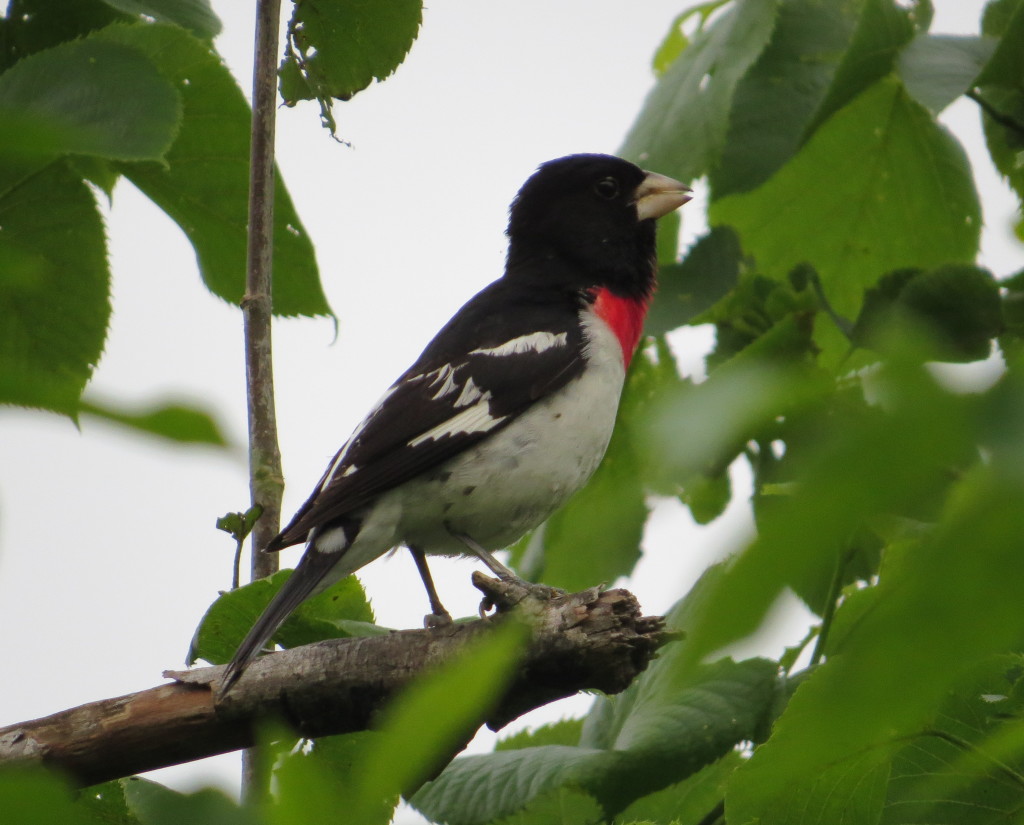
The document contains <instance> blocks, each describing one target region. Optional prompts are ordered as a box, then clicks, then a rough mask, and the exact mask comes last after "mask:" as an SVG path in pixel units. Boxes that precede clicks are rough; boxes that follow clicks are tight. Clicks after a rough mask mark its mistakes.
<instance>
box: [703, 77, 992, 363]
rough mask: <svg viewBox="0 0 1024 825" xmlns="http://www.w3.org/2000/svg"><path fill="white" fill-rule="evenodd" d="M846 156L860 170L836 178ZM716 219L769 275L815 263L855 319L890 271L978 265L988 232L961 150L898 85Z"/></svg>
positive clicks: (714, 211)
mask: <svg viewBox="0 0 1024 825" xmlns="http://www.w3.org/2000/svg"><path fill="white" fill-rule="evenodd" d="M836 158H843V168H844V169H849V170H851V172H850V173H849V174H846V175H837V174H836ZM853 170H857V171H856V172H854V171H853ZM826 180H827V181H829V183H828V185H823V183H822V182H823V181H826ZM711 219H712V222H713V223H714V224H716V225H718V224H728V225H731V226H732V227H733V228H735V229H736V230H738V231H739V234H740V237H741V238H742V241H743V246H744V249H745V250H746V251H747V252H749V253H750V254H752V255H753V256H754V257H755V258H756V260H757V264H758V267H759V269H760V270H761V271H762V272H763V273H764V274H768V275H771V276H773V277H775V278H776V279H779V280H781V279H783V278H784V277H785V276H786V274H787V273H788V272H789V271H790V270H792V269H793V268H794V267H795V266H797V265H798V264H800V263H804V262H806V263H809V264H810V265H812V266H813V267H814V268H815V269H816V270H817V271H818V273H819V274H820V277H821V282H822V285H823V287H824V290H825V292H826V294H827V295H828V298H829V300H830V302H831V303H832V305H833V307H834V308H835V309H836V311H837V312H839V313H840V314H841V315H847V316H851V315H855V314H856V312H857V311H858V310H859V308H860V302H861V298H862V295H863V291H864V290H865V289H866V288H867V287H869V286H871V285H872V284H874V282H875V281H876V280H877V279H878V278H879V277H880V276H881V275H882V274H883V273H885V272H889V271H892V270H894V269H898V268H901V267H907V266H918V267H933V266H937V265H939V264H943V263H950V262H956V261H964V262H970V261H972V260H973V258H974V255H975V253H976V252H977V249H978V238H979V232H980V228H981V213H980V207H979V204H978V198H977V193H976V191H975V189H974V183H973V179H972V177H971V173H970V168H969V165H968V162H967V158H966V156H965V155H964V153H963V150H962V148H961V147H960V145H959V144H958V143H957V142H956V141H955V140H954V139H953V138H952V137H951V136H950V135H949V134H948V133H947V132H945V131H944V130H943V129H942V128H941V127H940V126H938V125H937V124H936V123H935V121H934V120H933V119H932V117H931V116H930V115H929V114H928V112H927V111H926V110H924V109H923V108H922V107H921V106H920V105H919V104H917V103H915V102H914V101H913V100H911V99H910V98H909V97H908V96H907V94H906V93H905V92H904V90H903V87H902V86H901V85H900V84H899V82H898V81H895V80H885V81H882V82H881V83H879V84H877V85H875V86H874V87H872V88H871V89H869V90H868V91H867V92H865V93H864V94H862V95H861V96H860V97H858V98H857V99H856V100H855V101H854V102H853V103H851V104H850V105H849V106H847V107H846V108H844V109H842V110H841V111H840V112H839V113H837V114H836V115H835V116H834V117H833V118H832V119H831V120H829V121H828V123H826V124H825V125H824V126H823V127H822V128H821V129H819V130H818V131H817V133H816V134H815V135H814V136H813V137H812V138H811V140H810V141H808V143H807V144H806V145H805V146H804V148H803V149H802V150H801V151H800V153H799V154H797V155H796V157H794V158H793V160H792V161H790V162H789V163H788V164H786V166H785V167H783V168H782V169H781V170H780V171H779V172H778V174H776V175H775V176H774V177H773V178H772V179H771V180H769V181H768V182H767V183H765V184H764V185H763V186H761V187H760V188H759V189H756V190H754V191H753V192H749V193H746V194H743V195H733V196H730V197H728V198H724V199H723V200H721V201H718V203H716V204H714V205H713V206H712V207H711ZM832 349H833V350H834V349H835V346H834V345H832Z"/></svg>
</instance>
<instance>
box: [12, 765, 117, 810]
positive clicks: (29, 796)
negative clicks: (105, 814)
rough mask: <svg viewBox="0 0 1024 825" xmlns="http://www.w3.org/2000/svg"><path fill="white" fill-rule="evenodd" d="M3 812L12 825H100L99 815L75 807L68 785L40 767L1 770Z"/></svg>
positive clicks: (15, 767)
mask: <svg viewBox="0 0 1024 825" xmlns="http://www.w3.org/2000/svg"><path fill="white" fill-rule="evenodd" d="M0 811H3V817H4V823H5V825H6V823H10V825H54V823H60V825H99V823H100V822H102V820H101V819H99V818H98V817H97V816H95V815H94V814H93V812H90V811H88V810H85V809H84V808H82V807H79V806H77V805H74V804H72V795H71V790H70V787H69V785H68V784H67V783H66V782H65V781H64V780H63V779H61V778H60V777H58V776H56V775H54V774H51V773H49V772H48V771H46V770H44V769H43V768H41V767H25V766H11V765H6V766H4V768H3V769H2V770H0Z"/></svg>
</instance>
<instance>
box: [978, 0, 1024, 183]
mask: <svg viewBox="0 0 1024 825" xmlns="http://www.w3.org/2000/svg"><path fill="white" fill-rule="evenodd" d="M982 28H983V31H984V33H985V34H987V35H993V36H998V37H999V45H998V46H997V47H996V50H995V52H994V53H993V54H992V58H991V59H990V60H989V62H988V63H987V64H986V66H985V68H984V69H983V70H982V73H981V75H980V76H979V77H978V78H977V81H976V82H977V84H978V86H979V87H980V88H979V89H978V90H977V94H976V96H975V100H976V101H977V102H978V103H979V104H980V105H981V107H982V111H983V112H984V113H985V117H984V119H983V125H984V127H985V140H986V142H987V143H988V150H989V154H991V156H992V162H993V163H994V164H995V166H996V168H997V169H998V170H999V172H1000V173H1001V174H1002V175H1003V176H1004V177H1005V178H1006V180H1007V181H1008V182H1009V184H1010V186H1011V187H1013V190H1014V191H1015V192H1016V193H1017V197H1018V198H1020V199H1021V200H1024V164H1022V163H1021V153H1022V152H1024V57H1022V56H1021V49H1020V43H1021V38H1024V4H1021V3H1014V4H1008V3H993V4H990V5H989V6H988V7H987V8H986V13H985V17H984V20H983V25H982Z"/></svg>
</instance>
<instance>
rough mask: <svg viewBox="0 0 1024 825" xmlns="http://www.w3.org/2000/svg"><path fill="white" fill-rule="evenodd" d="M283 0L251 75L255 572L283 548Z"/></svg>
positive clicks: (246, 311)
mask: <svg viewBox="0 0 1024 825" xmlns="http://www.w3.org/2000/svg"><path fill="white" fill-rule="evenodd" d="M280 14H281V3H280V0H260V2H259V3H258V4H257V10H256V59H255V63H254V66H253V82H252V95H253V101H252V132H251V146H250V159H249V236H248V246H247V250H246V280H245V297H244V298H243V299H242V317H243V321H244V325H245V375H246V392H247V396H248V413H249V488H250V491H251V496H252V503H253V505H257V504H258V505H259V506H260V507H262V508H263V515H262V516H261V517H260V519H259V520H258V521H257V522H256V525H255V526H254V527H253V532H252V577H253V579H260V578H263V577H264V576H269V575H271V574H272V573H275V572H276V571H277V566H278V565H277V555H276V554H272V553H262V552H260V551H261V550H262V549H263V548H264V547H266V545H267V543H268V542H269V541H270V540H271V539H272V538H274V536H276V535H277V533H278V530H279V528H280V522H281V494H282V492H283V490H284V474H283V471H282V469H281V450H280V447H279V446H278V442H277V413H276V411H275V407H274V370H273V360H272V357H271V356H272V346H271V328H270V323H271V313H272V310H273V300H272V294H273V290H272V284H273V278H272V264H273V257H274V255H273V253H274V134H275V114H276V105H277V84H276V82H275V80H276V70H277V44H278V21H279V19H280Z"/></svg>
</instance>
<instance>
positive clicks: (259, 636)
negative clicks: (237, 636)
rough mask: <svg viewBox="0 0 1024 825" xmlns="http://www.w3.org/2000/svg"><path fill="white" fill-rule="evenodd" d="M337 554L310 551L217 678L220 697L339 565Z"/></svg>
mask: <svg viewBox="0 0 1024 825" xmlns="http://www.w3.org/2000/svg"><path fill="white" fill-rule="evenodd" d="M340 557H341V554H340V553H321V552H320V551H319V550H316V549H314V548H312V547H310V549H309V550H307V551H306V553H305V555H304V556H303V557H302V560H301V561H300V562H299V564H298V566H297V567H296V568H295V572H294V573H292V575H291V578H289V579H288V581H286V582H285V583H284V587H282V588H281V589H280V590H279V591H277V594H276V595H275V596H274V598H273V599H271V600H270V604H268V605H267V608H266V610H264V611H263V614H262V615H261V616H260V617H259V619H257V620H256V624H254V625H253V626H252V629H251V630H250V631H249V632H248V633H247V634H246V636H245V638H244V639H243V640H242V643H241V644H240V645H239V646H238V650H236V651H235V655H234V657H233V658H232V659H231V662H230V663H229V664H228V666H227V669H226V670H225V671H224V675H223V677H221V683H220V693H221V694H224V693H227V691H229V690H230V689H231V687H232V685H234V684H235V682H237V681H238V680H239V679H240V678H241V677H242V674H243V673H245V669H246V668H247V667H248V666H249V665H250V664H251V663H252V661H253V659H255V658H256V656H257V654H258V653H259V652H260V650H262V649H263V646H264V645H265V644H266V643H267V642H268V641H269V640H270V638H271V637H272V636H273V635H274V633H276V632H277V629H278V628H279V627H280V626H281V625H282V624H283V623H284V620H285V619H287V618H288V616H289V615H291V612H292V611H293V610H295V608H296V607H298V606H299V605H300V604H301V603H302V602H303V601H305V600H306V599H307V598H308V597H309V596H311V595H312V594H313V592H314V591H315V590H316V589H317V585H318V584H320V582H321V581H323V579H324V576H326V575H327V573H328V571H330V569H331V568H332V567H334V565H335V564H337V563H338V561H340Z"/></svg>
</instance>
